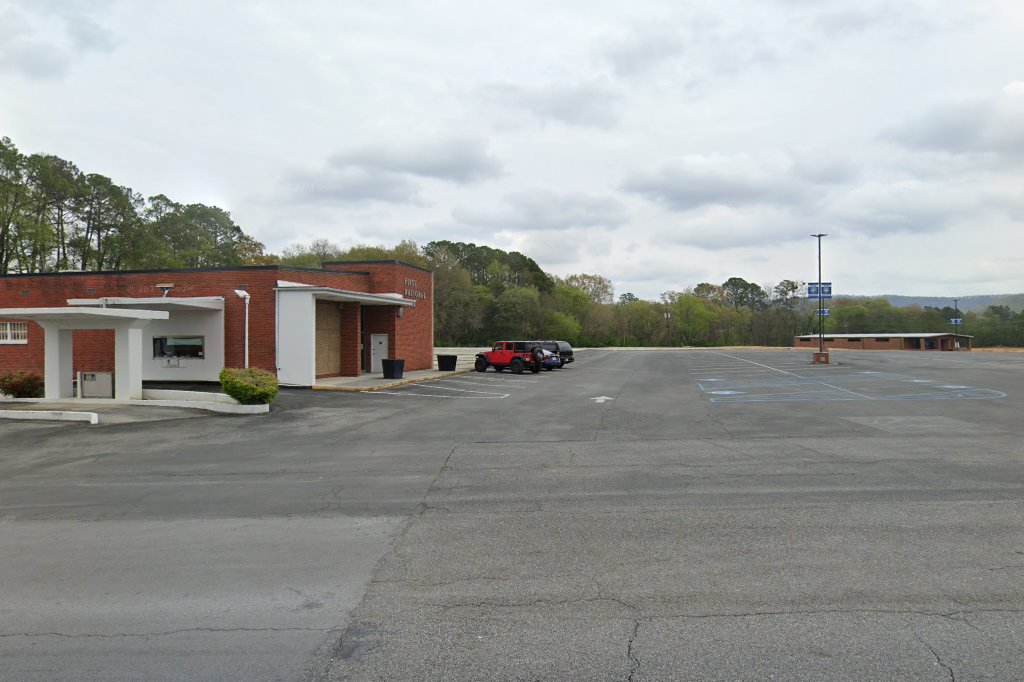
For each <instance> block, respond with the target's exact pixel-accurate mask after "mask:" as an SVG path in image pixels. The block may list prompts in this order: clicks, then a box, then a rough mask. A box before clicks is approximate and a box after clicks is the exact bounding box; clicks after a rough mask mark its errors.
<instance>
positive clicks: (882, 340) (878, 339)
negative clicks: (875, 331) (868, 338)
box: [875, 336, 889, 343]
mask: <svg viewBox="0 0 1024 682" xmlns="http://www.w3.org/2000/svg"><path fill="white" fill-rule="evenodd" d="M875 341H876V342H878V343H888V342H889V337H888V336H877V337H875Z"/></svg>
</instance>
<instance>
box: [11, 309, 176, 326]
mask: <svg viewBox="0 0 1024 682" xmlns="http://www.w3.org/2000/svg"><path fill="white" fill-rule="evenodd" d="M0 317H6V318H12V319H17V320H32V321H35V322H77V321H81V322H83V323H96V322H101V321H111V322H124V321H127V320H166V319H167V318H168V317H170V313H168V312H167V311H166V310H124V309H114V308H0Z"/></svg>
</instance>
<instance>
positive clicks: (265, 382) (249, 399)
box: [220, 367, 278, 405]
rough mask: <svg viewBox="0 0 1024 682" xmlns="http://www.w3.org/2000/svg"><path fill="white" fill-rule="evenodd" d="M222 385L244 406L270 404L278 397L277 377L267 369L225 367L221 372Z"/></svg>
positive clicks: (225, 390) (226, 391)
mask: <svg viewBox="0 0 1024 682" xmlns="http://www.w3.org/2000/svg"><path fill="white" fill-rule="evenodd" d="M220 385H221V388H223V389H224V392H225V393H227V394H228V395H229V396H231V397H232V398H234V399H235V400H237V401H238V402H240V403H242V404H243V405H259V404H262V403H267V404H269V403H272V402H274V398H276V397H277V388H278V386H277V377H275V376H274V375H273V374H271V373H270V372H268V371H266V370H265V369H256V368H254V367H250V368H249V369H235V368H232V367H225V368H224V369H222V370H221V371H220Z"/></svg>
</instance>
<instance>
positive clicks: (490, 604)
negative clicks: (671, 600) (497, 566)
mask: <svg viewBox="0 0 1024 682" xmlns="http://www.w3.org/2000/svg"><path fill="white" fill-rule="evenodd" d="M596 602H610V603H612V604H618V605H619V606H622V607H623V608H626V609H629V610H631V611H636V607H635V606H633V605H631V604H629V603H627V602H624V601H622V600H620V599H616V598H615V597H585V598H580V599H534V600H532V601H523V602H499V601H488V600H486V599H483V600H480V601H474V602H465V603H461V604H447V605H444V606H442V607H441V610H442V611H452V610H455V609H466V608H469V609H482V608H494V609H523V608H534V607H545V606H569V605H572V604H591V603H596Z"/></svg>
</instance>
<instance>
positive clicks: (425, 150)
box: [285, 138, 501, 205]
mask: <svg viewBox="0 0 1024 682" xmlns="http://www.w3.org/2000/svg"><path fill="white" fill-rule="evenodd" d="M500 172H501V165H500V164H499V163H498V161H497V160H496V159H494V158H493V157H491V156H490V155H488V154H487V150H486V147H485V145H484V144H483V143H482V142H480V141H477V140H471V139H464V138H458V139H450V140H445V141H431V142H426V143H420V144H413V145H406V146H397V145H366V146H363V147H357V148H354V149H349V150H346V151H342V152H339V153H337V154H334V155H332V156H330V157H329V158H328V159H327V161H326V163H325V164H324V166H323V168H322V169H321V170H319V171H316V172H313V171H308V170H307V171H296V172H292V173H291V174H289V175H288V176H287V177H286V179H285V183H286V186H287V188H288V195H289V197H290V198H291V200H292V201H293V202H294V201H298V202H331V203H345V204H357V203H363V202H368V201H379V202H385V203H392V204H419V205H422V204H423V203H424V202H423V200H422V198H421V196H420V190H421V187H420V183H418V182H416V181H415V180H416V179H432V180H442V181H446V182H453V183H458V184H466V183H472V182H475V181H478V180H483V179H486V178H490V177H494V176H496V175H498V174H499V173H500Z"/></svg>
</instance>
